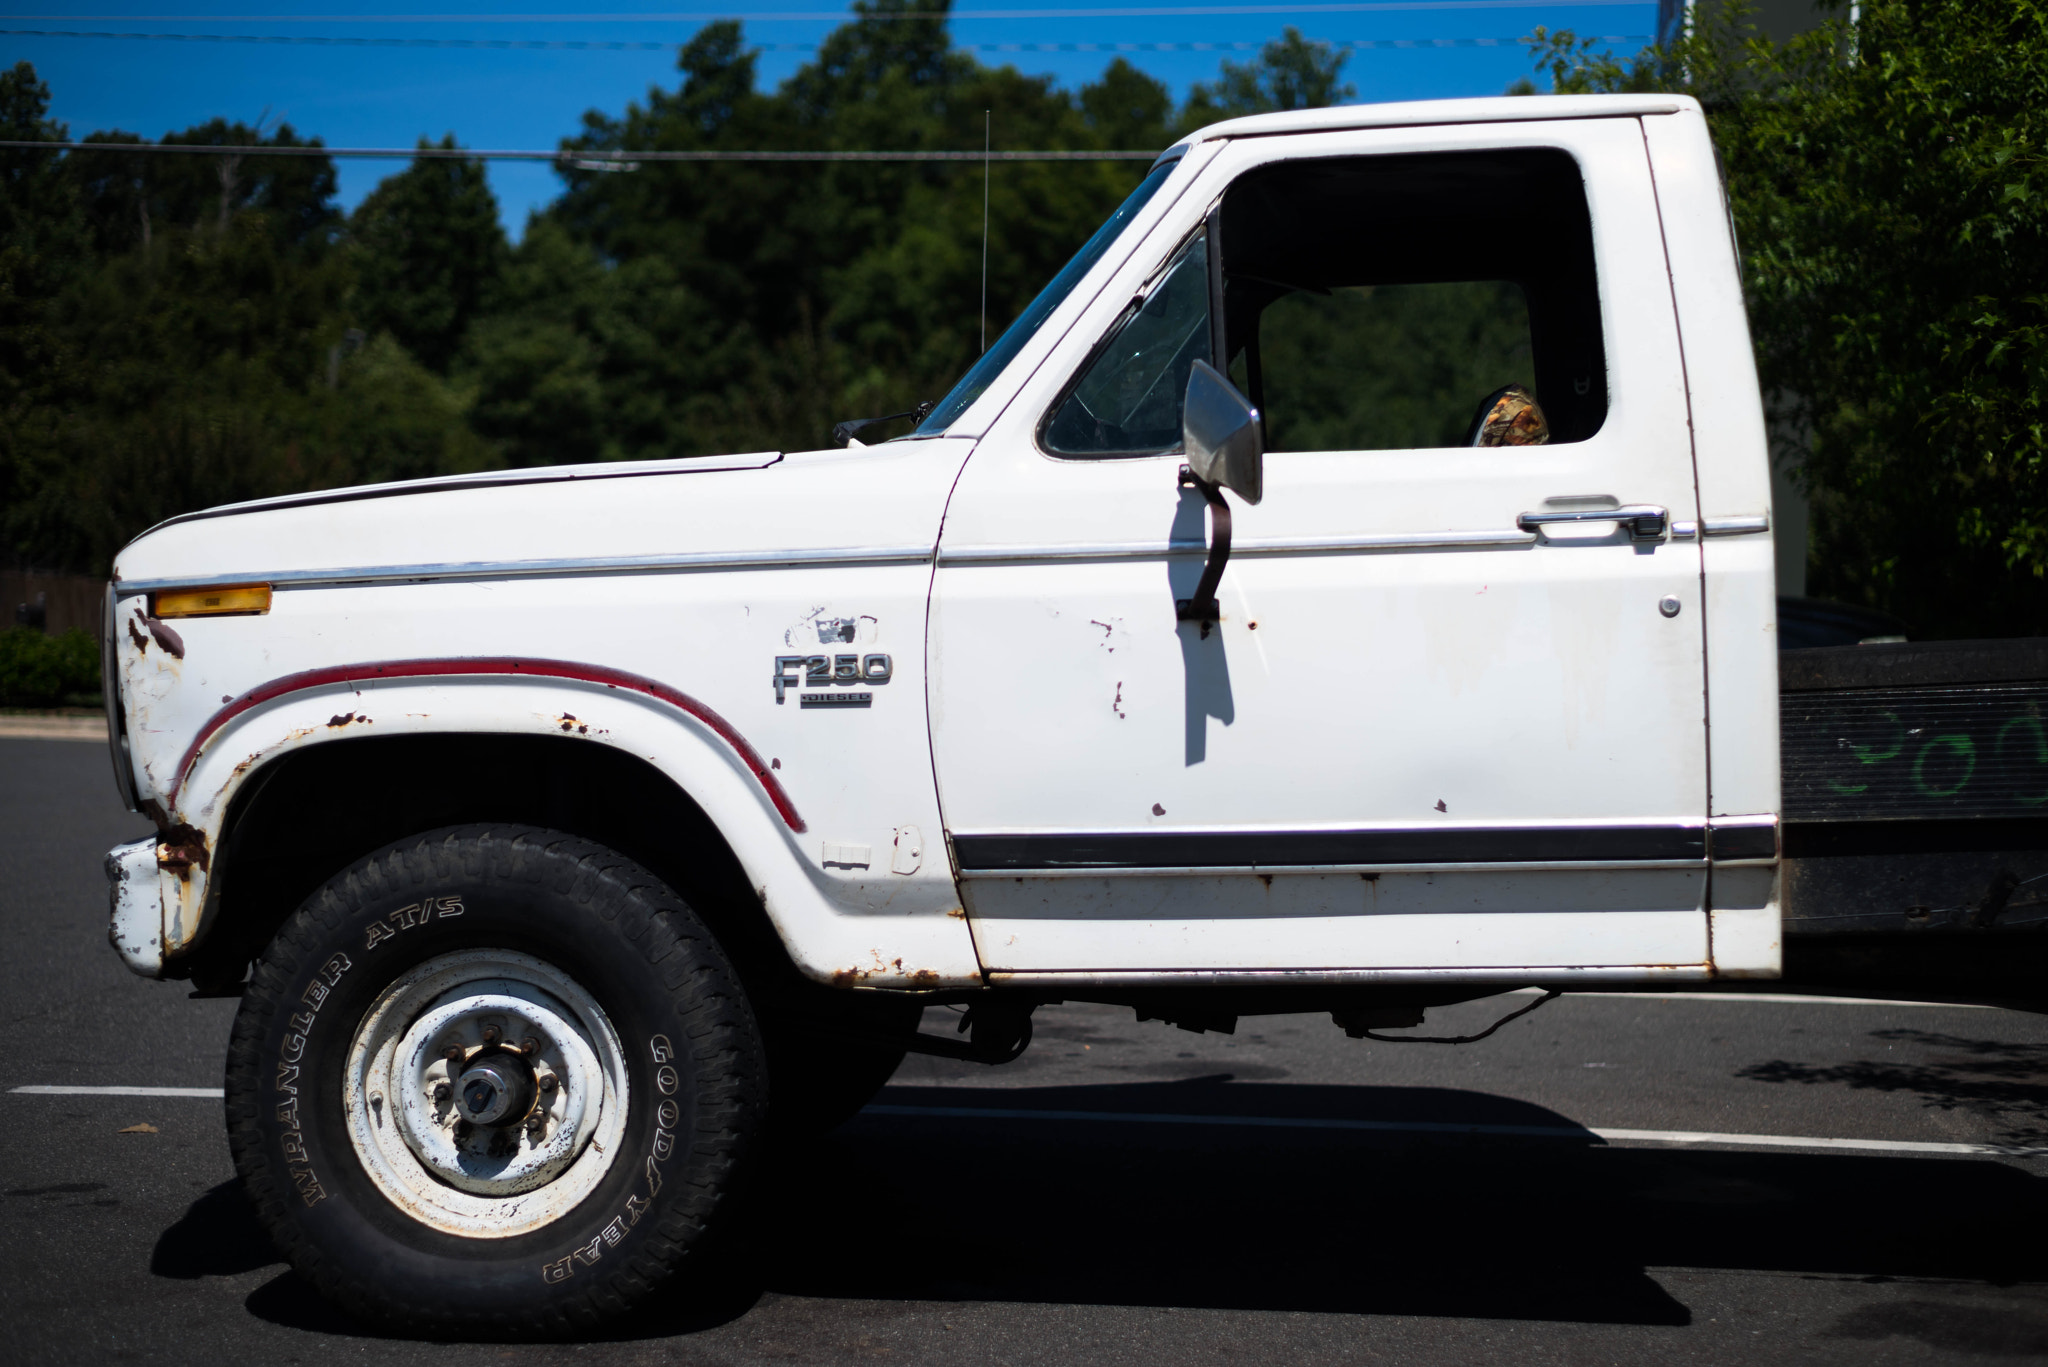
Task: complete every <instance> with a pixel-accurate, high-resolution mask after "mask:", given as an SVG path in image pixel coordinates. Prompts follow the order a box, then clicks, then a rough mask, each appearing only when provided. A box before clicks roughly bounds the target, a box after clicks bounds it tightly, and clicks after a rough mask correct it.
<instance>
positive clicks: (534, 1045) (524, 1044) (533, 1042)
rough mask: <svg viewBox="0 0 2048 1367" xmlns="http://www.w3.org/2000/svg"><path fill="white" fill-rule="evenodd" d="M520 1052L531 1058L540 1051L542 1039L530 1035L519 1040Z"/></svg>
mask: <svg viewBox="0 0 2048 1367" xmlns="http://www.w3.org/2000/svg"><path fill="white" fill-rule="evenodd" d="M519 1052H520V1053H522V1054H525V1055H526V1056H527V1057H529V1058H531V1057H532V1056H533V1055H535V1054H538V1053H539V1052H540V1040H539V1039H537V1038H535V1037H534V1036H532V1035H528V1036H527V1037H526V1038H525V1039H523V1040H521V1041H519Z"/></svg>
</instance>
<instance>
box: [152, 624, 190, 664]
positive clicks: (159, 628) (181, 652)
mask: <svg viewBox="0 0 2048 1367" xmlns="http://www.w3.org/2000/svg"><path fill="white" fill-rule="evenodd" d="M143 622H144V623H145V624H146V625H147V626H148V627H149V637H150V639H151V640H153V641H155V642H156V643H157V644H158V645H160V646H162V647H163V648H164V652H165V653H166V654H167V655H169V656H170V657H171V658H172V659H174V660H182V659H184V658H185V638H184V637H182V636H180V635H179V634H178V633H177V632H175V631H173V630H171V628H170V627H169V626H167V625H165V624H164V623H162V622H159V621H157V619H156V618H154V617H145V618H143Z"/></svg>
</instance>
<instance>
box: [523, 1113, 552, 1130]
mask: <svg viewBox="0 0 2048 1367" xmlns="http://www.w3.org/2000/svg"><path fill="white" fill-rule="evenodd" d="M547 1123H548V1122H547V1121H546V1120H545V1119H544V1118H542V1117H540V1116H537V1115H530V1116H528V1117H526V1132H527V1133H528V1134H539V1133H540V1132H541V1131H542V1130H544V1129H546V1128H547Z"/></svg>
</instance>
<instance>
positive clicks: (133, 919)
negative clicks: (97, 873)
mask: <svg viewBox="0 0 2048 1367" xmlns="http://www.w3.org/2000/svg"><path fill="white" fill-rule="evenodd" d="M156 846H157V837H156V836H153V835H152V836H148V837H146V838H144V839H141V840H131V841H129V842H128V843H127V844H125V845H116V846H114V848H113V849H111V850H108V851H107V902H108V906H109V910H110V912H111V916H110V919H109V924H108V926H107V939H108V940H109V941H111V942H112V943H113V946H114V952H115V953H117V954H119V955H120V956H121V962H122V963H124V964H126V965H128V967H129V969H130V970H131V971H133V972H136V973H140V974H141V975H142V976H143V977H145V978H161V977H162V976H163V975H164V894H163V871H162V870H161V868H159V867H158V865H157V860H156Z"/></svg>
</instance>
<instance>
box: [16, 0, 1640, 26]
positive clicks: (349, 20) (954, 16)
mask: <svg viewBox="0 0 2048 1367" xmlns="http://www.w3.org/2000/svg"><path fill="white" fill-rule="evenodd" d="M1567 2H1568V3H1570V4H1571V6H1572V7H1573V8H1574V9H1598V8H1611V7H1613V6H1617V5H1626V6H1629V7H1632V8H1636V9H1648V8H1649V7H1650V6H1651V5H1652V4H1654V3H1656V0H1567ZM1558 3H1559V0H1349V2H1348V3H1323V4H1299V5H1160V6H1149V5H1146V6H1122V7H1117V8H1094V9H987V10H951V11H947V10H902V11H897V12H895V13H890V14H869V15H855V14H853V13H851V12H850V11H848V10H782V11H775V12H769V13H762V14H733V13H730V12H725V13H720V12H717V11H711V10H704V11H675V12H669V13H651V14H0V21H5V20H14V21H17V22H23V23H48V22H50V21H52V20H55V21H57V22H59V23H72V24H572V23H573V24H673V23H689V24H701V23H708V22H710V21H712V20H717V19H737V20H740V21H742V22H744V23H750V24H762V23H817V22H830V23H844V22H847V21H848V20H853V19H859V20H860V21H861V22H864V23H873V22H876V21H884V20H887V21H894V20H914V19H943V20H946V21H948V22H962V21H968V20H976V19H1152V18H1162V19H1175V18H1181V19H1184V18H1196V17H1201V16H1204V15H1229V14H1394V13H1411V12H1421V11H1445V10H1454V11H1455V10H1481V11H1484V10H1513V9H1539V8H1547V7H1554V6H1556V5H1557V4H1558Z"/></svg>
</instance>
